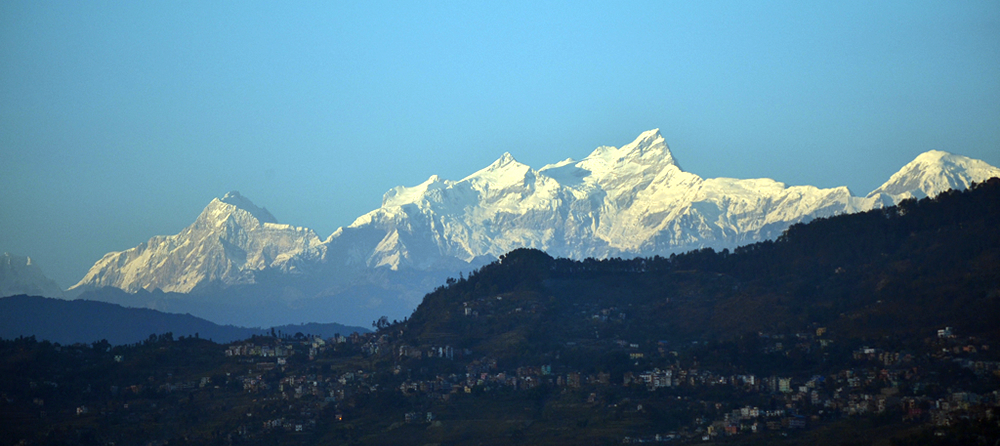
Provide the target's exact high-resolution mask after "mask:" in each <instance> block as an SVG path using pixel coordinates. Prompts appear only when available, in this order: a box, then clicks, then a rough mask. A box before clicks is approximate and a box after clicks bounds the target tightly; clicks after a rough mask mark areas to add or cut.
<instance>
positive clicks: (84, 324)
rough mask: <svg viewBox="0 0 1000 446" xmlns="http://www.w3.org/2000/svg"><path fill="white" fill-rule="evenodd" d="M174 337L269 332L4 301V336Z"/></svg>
mask: <svg viewBox="0 0 1000 446" xmlns="http://www.w3.org/2000/svg"><path fill="white" fill-rule="evenodd" d="M274 329H275V331H281V332H282V333H288V334H290V335H291V334H294V333H296V332H302V333H303V334H312V335H317V336H323V337H330V336H333V335H334V334H335V333H340V334H343V335H348V334H350V333H353V332H355V331H357V332H361V333H366V332H368V331H370V330H367V329H365V328H362V327H348V326H344V325H340V324H308V325H300V326H294V325H289V326H279V327H274ZM168 332H169V333H172V334H173V336H175V337H180V336H185V337H188V336H196V335H197V336H198V337H200V338H202V339H209V340H212V341H215V342H220V343H224V342H231V341H235V340H240V339H246V338H249V337H251V336H253V335H267V334H269V333H270V329H261V328H245V327H236V326H232V325H217V324H214V323H212V322H209V321H206V320H204V319H201V318H197V317H194V316H191V315H190V314H173V313H163V312H160V311H156V310H150V309H145V308H125V307H122V306H120V305H115V304H110V303H105V302H95V301H88V300H63V299H51V298H47V297H40V296H25V295H19V296H10V297H5V298H2V299H0V338H5V339H13V338H17V337H19V336H25V337H27V336H35V337H36V338H37V339H39V340H47V341H52V342H59V343H62V344H73V343H79V342H82V343H90V342H96V341H100V340H102V339H105V340H107V341H108V342H110V343H111V344H116V345H120V344H131V343H135V342H140V341H142V340H145V339H146V338H148V337H149V335H151V334H157V335H159V334H164V333H168Z"/></svg>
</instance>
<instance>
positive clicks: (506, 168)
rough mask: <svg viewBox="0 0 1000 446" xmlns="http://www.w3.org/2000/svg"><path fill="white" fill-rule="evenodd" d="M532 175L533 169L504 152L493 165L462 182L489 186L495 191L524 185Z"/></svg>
mask: <svg viewBox="0 0 1000 446" xmlns="http://www.w3.org/2000/svg"><path fill="white" fill-rule="evenodd" d="M532 174H533V170H532V169H531V167H529V166H528V165H527V164H521V163H519V162H518V161H517V160H515V159H514V156H513V155H511V154H510V152H504V154H503V155H501V156H500V158H498V159H497V160H496V161H494V162H493V163H492V164H490V165H489V166H486V168H484V169H481V170H479V171H477V172H476V173H474V174H472V175H469V176H467V177H465V178H463V179H462V180H461V181H463V182H470V183H473V184H476V185H488V187H489V188H491V189H495V188H502V187H507V186H511V185H514V184H519V183H523V182H524V181H525V179H526V178H527V177H529V176H532Z"/></svg>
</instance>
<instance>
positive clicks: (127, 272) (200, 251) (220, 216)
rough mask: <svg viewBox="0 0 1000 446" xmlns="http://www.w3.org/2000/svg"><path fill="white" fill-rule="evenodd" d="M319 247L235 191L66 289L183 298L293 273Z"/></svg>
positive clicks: (316, 255)
mask: <svg viewBox="0 0 1000 446" xmlns="http://www.w3.org/2000/svg"><path fill="white" fill-rule="evenodd" d="M323 248H324V247H323V245H322V242H321V240H320V239H319V238H318V237H317V236H316V234H315V233H314V232H313V231H312V230H310V229H307V228H301V227H296V226H291V225H285V224H279V223H278V222H277V220H276V219H275V218H274V216H273V215H271V213H270V212H268V211H267V209H264V208H259V207H257V206H255V205H254V204H253V203H252V202H250V200H248V199H246V198H244V197H243V196H242V195H240V194H239V192H230V193H228V194H226V195H225V196H224V197H222V198H216V199H213V200H212V202H211V203H209V204H208V206H206V207H205V210H204V211H202V212H201V215H199V216H198V218H197V219H195V221H194V223H192V224H191V225H190V226H188V227H187V228H184V230H183V231H181V232H180V233H179V234H177V235H171V236H156V237H153V238H151V239H149V241H147V242H145V243H143V244H141V245H139V246H136V247H134V248H132V249H129V250H126V251H121V252H111V253H108V254H105V255H104V257H103V258H102V259H101V260H98V261H97V263H96V264H94V266H93V267H92V268H91V269H90V271H88V272H87V274H86V275H85V276H84V277H83V279H82V280H80V282H79V283H77V284H76V285H74V286H73V287H72V288H70V290H73V289H79V288H97V287H105V286H110V287H115V288H120V289H122V290H125V291H129V292H135V291H138V290H140V289H145V290H154V289H159V290H162V291H173V292H180V293H187V292H190V291H192V290H194V289H195V288H196V287H199V286H203V285H207V284H210V283H213V282H219V283H223V284H226V285H233V284H245V283H254V281H255V273H257V272H259V271H262V270H265V269H275V270H279V271H282V272H286V273H294V272H296V270H297V267H298V265H299V263H300V262H311V261H315V260H318V259H320V258H322V254H323Z"/></svg>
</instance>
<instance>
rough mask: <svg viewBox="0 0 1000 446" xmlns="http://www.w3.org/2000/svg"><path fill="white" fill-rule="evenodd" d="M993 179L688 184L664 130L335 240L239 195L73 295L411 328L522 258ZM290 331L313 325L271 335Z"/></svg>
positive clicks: (948, 172)
mask: <svg viewBox="0 0 1000 446" xmlns="http://www.w3.org/2000/svg"><path fill="white" fill-rule="evenodd" d="M994 176H1000V169H997V168H996V167H993V166H990V165H989V164H986V163H984V162H982V161H978V160H972V159H969V158H966V157H962V156H958V155H952V154H948V153H945V152H939V151H931V152H927V153H924V154H922V155H920V156H918V157H917V158H916V159H915V160H914V161H913V162H911V163H909V164H907V165H906V166H904V167H903V169H901V170H900V171H899V172H897V173H896V174H894V175H893V176H892V177H891V178H890V179H889V181H888V182H886V183H885V184H883V185H882V186H881V187H879V188H878V189H876V190H874V191H872V192H871V193H870V194H868V195H867V196H865V197H857V196H852V195H851V193H850V191H848V189H847V188H846V187H837V188H831V189H820V188H816V187H813V186H792V187H787V186H786V185H785V184H783V183H780V182H778V181H774V180H771V179H766V178H761V179H748V180H741V179H733V178H707V179H706V178H701V177H699V176H698V175H695V174H693V173H689V172H685V171H683V170H682V169H681V168H680V167H679V166H678V164H677V162H676V161H675V159H674V156H673V154H672V153H671V152H670V149H669V148H668V147H667V144H666V142H665V141H664V139H663V137H662V136H661V135H660V133H659V131H658V130H651V131H648V132H645V133H643V134H641V135H639V137H638V138H636V140H635V141H633V142H631V143H629V144H626V145H624V146H622V147H620V148H616V147H606V146H604V147H598V148H597V149H595V150H594V151H593V152H592V153H591V154H590V155H588V156H587V157H585V158H584V159H582V160H579V161H577V160H572V159H567V160H565V161H561V162H558V163H555V164H550V165H546V166H544V167H542V168H540V169H537V170H536V169H533V168H531V167H530V166H527V165H525V164H522V163H519V162H518V161H517V160H515V159H514V157H513V156H512V155H511V154H509V153H505V154H503V156H501V157H500V158H499V159H497V160H496V161H495V162H493V163H492V164H490V165H489V166H487V167H486V168H484V169H482V170H479V171H477V172H475V173H473V174H471V175H469V176H467V177H465V178H463V179H461V180H457V181H452V180H446V179H442V178H440V177H438V176H436V175H434V176H431V177H430V178H428V179H427V180H426V181H424V182H423V183H421V184H419V185H416V186H413V187H403V186H399V187H395V188H393V189H392V190H390V191H388V192H387V193H386V194H385V195H384V196H383V199H382V206H381V207H379V208H378V209H375V210H373V211H371V212H369V213H367V214H365V215H362V216H360V217H358V218H357V219H356V220H355V221H354V222H353V223H352V224H351V225H349V226H347V227H343V228H339V229H337V230H336V231H335V232H334V233H333V234H332V235H330V236H329V237H328V238H327V239H326V240H325V241H320V240H319V238H317V237H316V235H315V234H314V233H313V231H311V230H309V229H306V228H300V227H294V226H290V225H281V224H278V223H277V222H276V220H275V218H274V217H273V216H272V215H271V214H270V213H269V212H267V210H265V209H262V208H258V207H256V206H255V205H253V203H251V202H250V201H249V200H247V199H246V198H244V197H242V196H240V195H239V194H238V193H236V192H231V193H229V194H227V195H226V196H225V197H223V198H221V199H215V200H213V201H212V202H211V203H209V205H208V207H206V208H205V210H204V211H203V212H202V214H201V215H200V216H199V217H198V218H197V220H196V221H195V222H194V223H193V224H192V225H191V226H189V227H187V228H185V229H184V230H183V231H181V233H179V234H177V235H174V236H157V237H153V238H152V239H150V240H149V241H148V242H146V243H144V244H142V245H139V246H137V247H135V248H132V249H129V250H127V251H123V252H113V253H109V254H107V255H105V256H104V258H102V259H101V260H100V261H98V262H97V263H96V264H95V265H94V267H93V268H91V270H90V271H89V272H88V273H87V275H86V276H85V277H84V278H83V279H82V280H81V281H80V283H78V284H77V285H76V286H75V287H74V288H76V289H94V288H99V287H107V286H110V287H115V288H120V289H122V290H126V291H129V292H136V291H139V290H147V291H149V290H156V289H159V290H162V291H174V292H180V293H190V292H193V291H197V290H199V289H205V288H206V287H207V288H210V289H213V290H220V289H223V288H225V287H227V286H234V285H248V284H257V285H259V286H262V287H264V288H261V289H265V288H266V289H267V290H268V291H267V292H266V293H264V292H263V291H261V292H259V294H260V295H261V296H264V295H266V296H265V298H269V299H277V301H280V302H281V303H282V305H285V304H287V305H291V306H296V305H298V306H300V307H303V308H304V307H305V306H307V305H306V302H309V303H310V305H314V306H315V305H321V304H320V302H327V303H329V302H331V299H334V300H336V301H338V302H341V303H342V301H346V300H352V299H353V300H358V302H359V303H357V304H356V305H354V306H353V307H352V308H355V309H358V308H362V309H363V311H362V312H364V311H369V312H370V313H371V315H366V316H363V317H362V318H361V319H354V320H342V322H350V323H364V320H371V319H364V318H367V317H370V316H374V317H377V316H378V315H379V314H386V313H390V312H392V311H386V309H385V307H386V306H387V305H395V306H400V305H402V306H406V307H408V308H404V309H402V311H395V312H394V314H400V315H401V316H402V315H405V314H408V311H409V310H410V309H412V308H413V307H415V306H416V305H417V304H418V303H419V299H420V296H422V295H423V293H424V292H427V291H430V290H431V289H432V288H433V287H434V286H436V285H439V284H440V281H441V278H442V277H447V276H448V275H456V274H457V272H458V271H460V270H462V269H466V270H467V269H469V268H474V267H476V266H478V265H479V264H483V263H486V262H488V261H491V260H493V259H495V258H497V257H498V256H499V255H501V254H504V253H506V252H509V251H511V250H513V249H516V248H521V247H531V248H538V249H542V250H545V251H547V252H549V253H550V254H552V255H554V256H561V257H570V258H575V259H582V258H587V257H596V258H604V257H634V256H652V255H669V254H670V253H674V252H683V251H687V250H691V249H697V248H703V247H711V248H715V249H722V248H734V247H736V246H739V245H743V244H748V243H753V242H756V241H760V240H764V239H771V238H775V237H777V236H778V235H780V234H781V232H782V231H784V230H785V229H786V228H787V227H788V226H790V225H792V224H794V223H797V222H802V221H808V220H811V219H814V218H819V217H826V216H831V215H836V214H841V213H846V212H859V211H865V210H868V209H872V208H875V207H881V206H886V205H892V204H895V203H897V202H899V201H901V200H903V199H906V198H910V197H917V198H920V197H924V196H933V195H936V194H938V193H940V192H942V191H944V190H947V189H951V188H959V189H963V188H965V187H967V186H968V185H969V184H970V183H971V182H973V181H983V180H986V179H988V178H990V177H994ZM296 277H297V279H296ZM404 278H405V279H404ZM293 279H294V280H293ZM265 282H266V284H265ZM241 289H243V290H246V289H247V288H241ZM251 294H252V293H251ZM246 295H247V294H246V293H244V294H241V296H246ZM276 296H277V297H276ZM231 297H232V299H236V302H239V299H241V297H238V296H235V295H234V296H231ZM322 305H327V304H322ZM161 309H162V308H161ZM364 309H367V310H364ZM217 321H219V320H218V319H217ZM219 322H227V323H228V321H219ZM289 322H292V323H294V322H302V321H300V320H290V321H284V322H282V321H270V322H268V323H272V324H273V323H289ZM241 323H247V322H246V321H242V322H241Z"/></svg>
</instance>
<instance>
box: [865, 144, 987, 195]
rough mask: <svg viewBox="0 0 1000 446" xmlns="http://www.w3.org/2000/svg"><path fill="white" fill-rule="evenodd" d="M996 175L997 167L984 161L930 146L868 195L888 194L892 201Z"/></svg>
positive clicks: (960, 187)
mask: <svg viewBox="0 0 1000 446" xmlns="http://www.w3.org/2000/svg"><path fill="white" fill-rule="evenodd" d="M997 176H1000V169H998V168H996V167H994V166H991V165H989V164H987V163H986V162H984V161H980V160H976V159H972V158H968V157H964V156H961V155H954V154H951V153H948V152H944V151H941V150H930V151H927V152H924V153H921V154H920V155H918V156H917V157H916V158H915V159H914V160H913V161H910V162H909V163H907V164H906V165H905V166H903V168H902V169H899V171H898V172H896V173H894V174H893V175H892V176H891V177H889V181H886V182H885V183H884V184H882V185H881V186H879V188H877V189H875V190H873V191H872V192H871V193H870V194H868V197H869V198H879V197H881V196H884V197H888V198H889V199H891V201H892V203H891V204H895V203H899V202H900V201H902V200H905V199H907V198H917V199H920V198H924V197H934V196H936V195H938V194H940V193H941V192H944V191H946V190H949V189H966V188H968V187H969V185H970V184H971V183H973V182H977V181H983V180H986V179H989V178H991V177H997Z"/></svg>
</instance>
